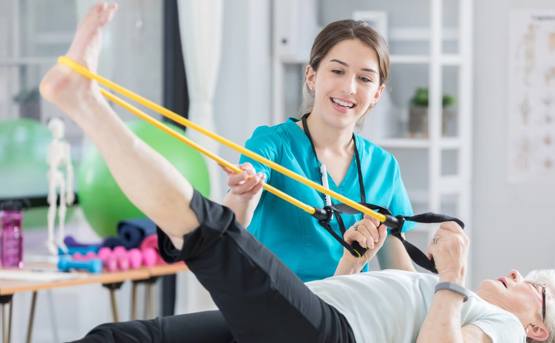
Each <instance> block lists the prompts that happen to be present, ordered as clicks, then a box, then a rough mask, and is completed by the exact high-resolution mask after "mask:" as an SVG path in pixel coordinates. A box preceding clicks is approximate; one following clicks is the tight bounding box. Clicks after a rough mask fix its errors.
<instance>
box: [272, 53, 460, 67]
mask: <svg viewBox="0 0 555 343" xmlns="http://www.w3.org/2000/svg"><path fill="white" fill-rule="evenodd" d="M390 61H391V63H392V64H393V63H394V64H429V63H430V56H429V55H403V54H392V55H391V56H390ZM462 61H463V58H462V56H461V55H460V54H445V55H441V57H440V64H442V65H454V66H457V65H461V64H462ZM279 62H280V63H283V64H306V63H308V56H305V55H301V54H294V55H282V56H279Z"/></svg>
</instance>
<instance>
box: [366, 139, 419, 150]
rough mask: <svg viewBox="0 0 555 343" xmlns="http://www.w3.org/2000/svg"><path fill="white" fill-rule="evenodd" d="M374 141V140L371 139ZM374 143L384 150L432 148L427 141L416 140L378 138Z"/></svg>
mask: <svg viewBox="0 0 555 343" xmlns="http://www.w3.org/2000/svg"><path fill="white" fill-rule="evenodd" d="M371 139H372V138H371ZM372 141H373V142H374V143H376V144H377V145H379V146H381V147H384V148H386V149H387V148H389V149H391V148H404V149H425V148H428V147H429V146H430V141H429V140H427V139H414V138H378V139H372Z"/></svg>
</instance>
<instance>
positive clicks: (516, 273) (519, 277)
mask: <svg viewBox="0 0 555 343" xmlns="http://www.w3.org/2000/svg"><path fill="white" fill-rule="evenodd" d="M509 276H510V277H511V279H513V281H515V282H520V280H522V275H521V274H520V273H519V271H518V270H516V269H513V270H512V271H511V272H510V273H509Z"/></svg>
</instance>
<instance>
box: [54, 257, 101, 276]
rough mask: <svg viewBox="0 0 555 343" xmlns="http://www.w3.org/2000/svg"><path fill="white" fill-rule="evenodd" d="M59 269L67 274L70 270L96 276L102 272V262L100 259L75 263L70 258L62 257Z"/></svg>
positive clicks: (59, 261)
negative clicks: (82, 271)
mask: <svg viewBox="0 0 555 343" xmlns="http://www.w3.org/2000/svg"><path fill="white" fill-rule="evenodd" d="M58 269H59V270H60V271H63V272H67V271H69V270H70V269H76V270H84V271H87V272H89V273H95V274H96V273H100V272H101V271H102V261H101V260H100V259H92V260H88V261H75V260H72V259H71V258H70V257H60V259H59V260H58Z"/></svg>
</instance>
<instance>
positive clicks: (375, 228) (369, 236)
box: [335, 216, 387, 275]
mask: <svg viewBox="0 0 555 343" xmlns="http://www.w3.org/2000/svg"><path fill="white" fill-rule="evenodd" d="M386 238H387V228H386V226H385V225H383V224H382V225H380V222H379V221H377V220H376V219H374V218H370V217H367V216H365V217H364V218H363V219H362V220H360V221H358V222H356V223H355V224H354V225H353V226H351V227H350V228H349V229H348V230H347V231H345V234H344V235H343V239H344V240H345V242H347V243H348V244H350V245H352V244H353V242H358V244H360V246H361V247H363V248H365V249H367V250H366V252H365V253H364V255H363V256H361V257H355V256H353V255H352V254H351V253H350V252H349V251H348V250H347V249H343V257H342V258H341V261H339V265H338V266H337V270H336V272H335V274H336V275H338V274H353V273H358V272H359V271H360V270H361V269H362V267H363V266H364V265H365V264H366V263H367V262H368V261H370V260H371V259H372V258H373V257H374V256H376V253H377V252H378V250H380V248H381V247H382V246H383V244H384V242H385V239H386Z"/></svg>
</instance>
